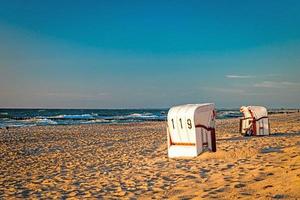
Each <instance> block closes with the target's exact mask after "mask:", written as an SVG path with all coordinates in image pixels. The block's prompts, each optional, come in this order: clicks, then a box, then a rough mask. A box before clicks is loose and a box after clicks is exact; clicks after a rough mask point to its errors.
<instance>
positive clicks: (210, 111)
mask: <svg viewBox="0 0 300 200" xmlns="http://www.w3.org/2000/svg"><path fill="white" fill-rule="evenodd" d="M215 117H216V112H215V105H214V104H213V103H206V104H186V105H181V106H175V107H172V108H171V109H170V110H169V112H168V127H167V137H168V156H169V157H170V158H175V157H195V156H198V155H199V154H200V153H201V152H203V151H204V150H206V149H207V150H210V151H213V152H215V151H216V135H215Z"/></svg>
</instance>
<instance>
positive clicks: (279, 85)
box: [254, 81, 300, 88]
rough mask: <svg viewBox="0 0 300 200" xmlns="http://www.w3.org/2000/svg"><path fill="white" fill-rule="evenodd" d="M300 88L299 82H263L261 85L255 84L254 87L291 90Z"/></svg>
mask: <svg viewBox="0 0 300 200" xmlns="http://www.w3.org/2000/svg"><path fill="white" fill-rule="evenodd" d="M295 86H296V87H299V86H300V83H297V82H289V81H281V82H275V81H263V82H261V83H256V84H254V87H258V88H291V87H295Z"/></svg>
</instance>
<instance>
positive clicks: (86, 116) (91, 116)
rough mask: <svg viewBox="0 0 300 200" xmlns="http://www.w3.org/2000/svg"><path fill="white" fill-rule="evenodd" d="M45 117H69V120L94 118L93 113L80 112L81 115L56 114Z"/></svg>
mask: <svg viewBox="0 0 300 200" xmlns="http://www.w3.org/2000/svg"><path fill="white" fill-rule="evenodd" d="M47 119H70V120H86V119H91V120H92V119H95V116H94V115H91V114H82V115H57V116H53V117H47Z"/></svg>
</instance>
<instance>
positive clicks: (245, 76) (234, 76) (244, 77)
mask: <svg viewBox="0 0 300 200" xmlns="http://www.w3.org/2000/svg"><path fill="white" fill-rule="evenodd" d="M226 78H236V79H246V78H255V76H250V75H232V74H229V75H226Z"/></svg>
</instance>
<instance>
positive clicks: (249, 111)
mask: <svg viewBox="0 0 300 200" xmlns="http://www.w3.org/2000/svg"><path fill="white" fill-rule="evenodd" d="M240 111H241V112H242V113H243V118H242V119H241V120H240V132H241V134H242V135H246V136H251V135H270V124H269V118H268V111H267V109H266V108H265V107H262V106H242V107H241V109H240Z"/></svg>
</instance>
